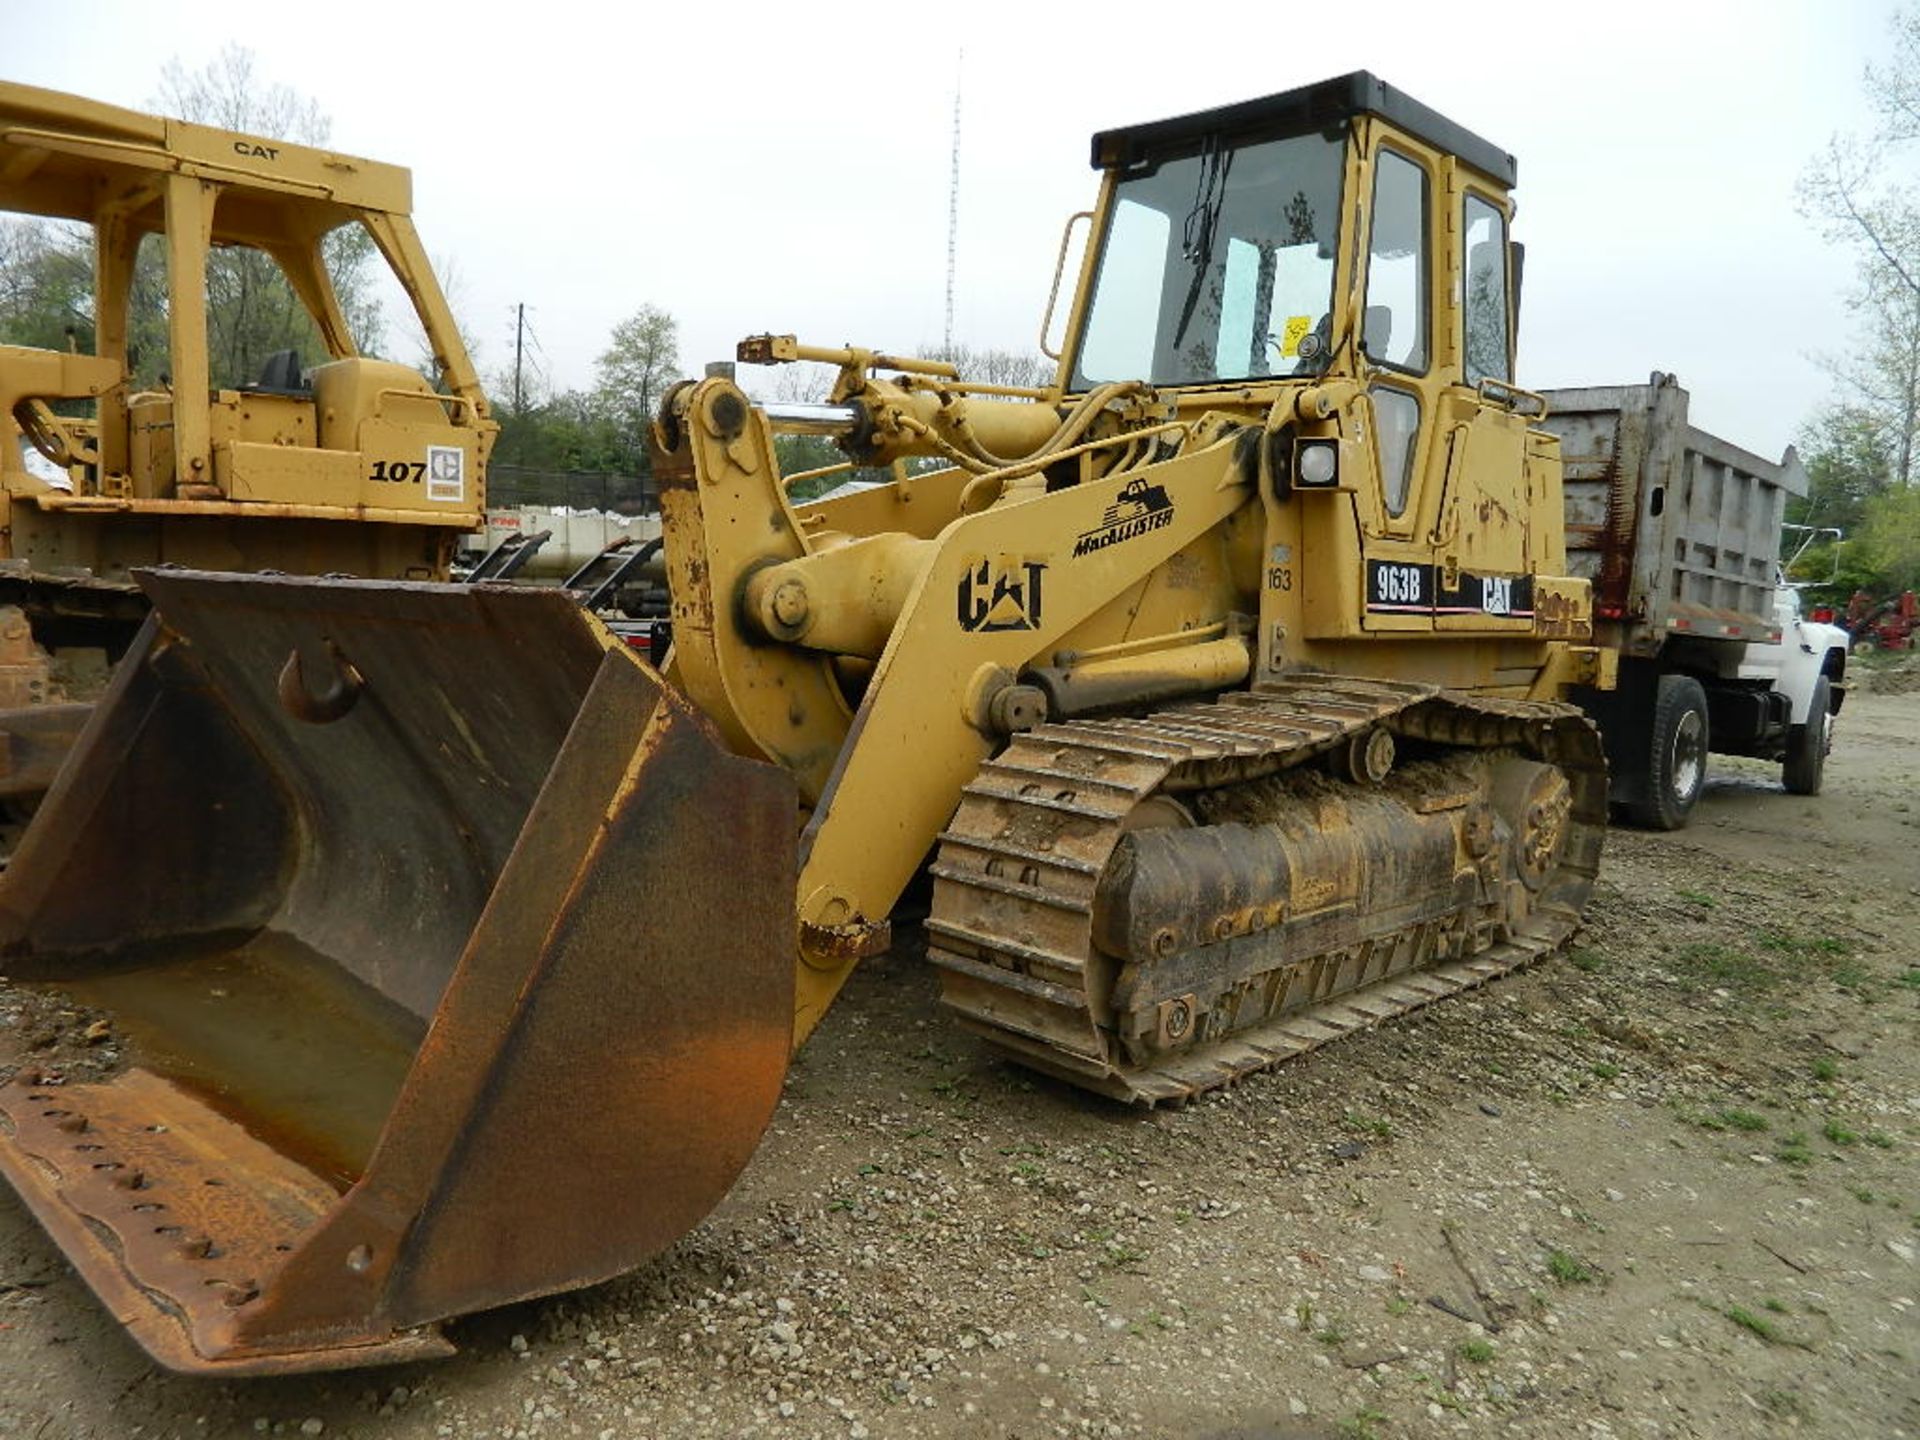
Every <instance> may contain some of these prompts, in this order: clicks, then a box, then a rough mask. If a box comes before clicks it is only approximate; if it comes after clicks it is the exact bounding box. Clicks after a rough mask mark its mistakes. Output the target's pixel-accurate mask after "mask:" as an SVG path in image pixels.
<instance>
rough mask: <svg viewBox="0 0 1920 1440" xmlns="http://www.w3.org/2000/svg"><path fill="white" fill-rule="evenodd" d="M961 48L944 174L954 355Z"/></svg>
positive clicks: (949, 324)
mask: <svg viewBox="0 0 1920 1440" xmlns="http://www.w3.org/2000/svg"><path fill="white" fill-rule="evenodd" d="M966 59H967V52H966V51H965V50H962V51H960V52H959V54H958V55H957V56H956V57H955V59H954V62H953V163H952V165H951V167H950V169H949V171H948V178H947V338H946V353H947V357H948V358H949V359H951V358H952V356H953V271H954V264H955V259H956V257H957V255H958V253H959V248H960V67H961V66H962V65H964V64H965V63H966Z"/></svg>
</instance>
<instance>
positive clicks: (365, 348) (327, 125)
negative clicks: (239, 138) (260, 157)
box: [142, 44, 383, 386]
mask: <svg viewBox="0 0 1920 1440" xmlns="http://www.w3.org/2000/svg"><path fill="white" fill-rule="evenodd" d="M154 105H155V107H156V108H158V109H161V110H164V111H167V112H169V113H171V114H175V115H178V116H179V117H180V118H181V119H183V120H192V121H195V122H197V123H199V124H202V125H216V126H219V127H220V128H221V129H223V130H243V131H246V132H247V133H249V134H253V135H268V136H273V137H276V138H279V139H283V140H291V141H293V142H294V143H296V144H300V145H325V144H326V143H327V140H328V137H329V136H330V135H331V134H332V133H333V122H332V121H331V120H330V119H329V118H328V117H327V115H326V113H325V112H324V111H322V110H321V109H320V106H319V104H318V102H316V101H314V100H313V99H311V98H309V97H307V96H304V95H302V94H300V93H299V92H298V91H296V90H294V89H292V88H291V87H290V86H287V85H281V84H269V83H267V82H266V81H264V80H263V79H261V78H260V76H259V75H258V74H256V72H255V69H254V55H253V52H252V51H251V50H248V49H246V48H245V47H244V46H241V45H237V44H229V45H228V46H227V47H226V48H225V49H224V50H222V51H221V52H220V53H219V55H217V56H215V57H214V59H213V60H212V61H211V62H210V63H208V64H207V65H206V66H205V67H204V68H202V69H199V70H188V69H186V68H185V67H184V66H183V65H182V64H181V63H180V61H179V60H178V59H174V60H169V61H168V62H167V63H166V65H165V66H164V67H162V69H161V71H160V91H159V94H158V96H157V97H156V99H155V101H154ZM376 253H377V251H376V247H375V246H374V243H373V237H372V236H371V235H369V234H367V232H366V231H365V230H364V229H362V228H361V227H360V226H358V225H342V226H340V227H339V228H338V229H336V230H334V231H332V232H331V233H330V234H329V235H327V237H326V238H325V239H324V240H323V241H322V242H321V254H322V257H323V258H324V261H325V263H326V267H327V274H328V275H329V276H330V277H331V278H332V280H333V288H334V294H335V296H336V297H337V298H338V299H339V301H340V308H341V310H342V311H344V312H345V314H346V320H347V329H348V331H349V333H351V335H352V336H353V342H354V345H355V348H357V349H359V350H361V351H362V352H364V353H373V352H374V351H376V350H378V349H379V347H380V343H381V339H382V329H383V326H382V317H381V310H380V302H379V299H378V298H377V297H376V296H375V295H374V294H373V292H372V283H371V282H372V275H371V273H370V272H371V270H372V261H373V259H374V256H375V254H376ZM142 258H143V259H145V258H146V257H145V255H144V254H143V256H142ZM155 258H156V259H157V258H158V257H157V256H156V257H155ZM207 350H208V354H209V358H210V359H211V361H212V365H213V383H214V384H215V385H216V386H221V385H238V384H243V383H245V382H247V381H249V380H253V379H256V378H258V375H259V370H260V366H261V363H262V362H263V361H265V359H266V358H267V356H269V355H272V354H274V353H275V352H276V351H280V350H297V351H299V352H300V356H301V359H302V360H304V361H307V362H309V363H311V362H315V361H318V360H319V359H321V358H322V357H321V353H320V341H319V334H318V332H317V331H316V330H315V328H314V325H313V322H312V321H311V320H310V319H308V317H307V313H306V310H305V308H304V307H303V306H302V305H301V304H300V301H299V299H298V298H297V297H296V296H295V295H294V293H293V287H292V286H291V285H289V284H288V283H287V279H286V276H285V275H284V274H282V273H281V270H280V267H279V265H278V264H276V263H275V262H274V260H273V259H272V257H271V256H268V255H265V254H263V253H262V252H260V251H258V250H252V249H245V248H242V247H238V246H223V247H221V248H220V249H217V250H215V251H214V252H213V253H212V254H210V255H209V256H208V257H207Z"/></svg>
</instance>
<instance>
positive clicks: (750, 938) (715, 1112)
mask: <svg viewBox="0 0 1920 1440" xmlns="http://www.w3.org/2000/svg"><path fill="white" fill-rule="evenodd" d="M141 583H142V584H143V585H144V586H145V587H146V590H147V593H148V595H149V596H150V597H151V599H152V601H153V603H154V607H155V608H154V614H153V616H152V617H151V619H150V620H149V621H148V624H147V627H146V629H145V630H144V631H143V633H142V635H141V638H140V639H139V641H138V642H137V643H136V645H135V646H134V649H133V650H132V651H131V652H130V653H129V654H128V656H127V658H126V659H125V661H124V662H123V663H122V664H121V666H120V668H119V670H118V672H117V673H116V676H115V678H114V681H113V684H112V687H111V689H110V690H109V692H108V695H107V697H106V698H105V699H104V700H103V701H102V702H101V704H100V705H99V706H98V708H97V710H96V712H95V713H94V715H93V717H92V718H91V720H90V721H89V722H88V724H87V726H86V728H85V729H84V730H83V731H82V733H81V734H80V736H79V739H78V740H77V741H76V743H75V747H74V751H73V754H72V756H71V757H70V760H69V763H68V764H67V766H66V767H65V769H64V770H63V771H62V772H61V774H60V777H59V779H58V780H57V781H56V782H55V783H54V785H53V788H52V789H51V790H50V791H49V792H48V794H47V797H46V800H45V801H44V802H43V804H42V806H41V808H40V811H39V813H38V815H37V816H36V817H35V819H34V821H33V823H32V824H31V825H30V826H29V828H28V830H27V833H26V835H25V836H24V837H23V839H22V841H21V844H20V847H19V849H18V850H17V852H16V854H15V856H14V858H13V860H12V862H11V864H10V865H9V866H8V868H7V870H6V872H5V874H4V875H3V876H0V956H4V969H5V971H6V973H7V974H8V975H9V976H10V977H11V978H12V979H13V980H14V981H15V982H17V983H21V984H26V985H34V986H39V985H46V986H51V987H55V988H57V989H58V990H60V991H61V992H63V993H64V994H65V995H67V996H70V997H72V998H73V999H74V1000H76V1001H77V1002H78V1003H79V1004H80V1005H81V1006H82V1007H84V1010H85V1012H87V1013H89V1014H91V1013H92V1012H94V1011H98V1012H103V1014H104V1016H105V1018H106V1021H107V1025H108V1026H109V1027H110V1031H111V1033H112V1034H113V1035H114V1036H115V1037H116V1038H117V1040H118V1041H119V1048H120V1050H121V1052H122V1054H123V1056H124V1057H125V1063H124V1064H123V1068H121V1069H120V1070H119V1071H118V1072H117V1073H113V1074H110V1075H108V1076H107V1077H106V1078H104V1079H101V1080H98V1081H94V1080H91V1079H87V1080H83V1079H82V1078H81V1077H80V1076H77V1075H75V1076H63V1075H62V1074H59V1073H49V1071H48V1070H47V1069H45V1068H43V1069H42V1070H41V1071H40V1072H37V1073H35V1072H23V1073H21V1074H19V1075H17V1076H16V1077H15V1078H14V1079H13V1080H12V1081H11V1082H10V1083H8V1084H7V1085H5V1086H4V1087H0V1172H4V1173H5V1175H6V1177H7V1178H8V1179H9V1180H10V1181H11V1182H12V1184H13V1186H14V1187H15V1189H16V1190H18V1191H19V1193H20V1195H21V1197H22V1198H23V1199H24V1200H25V1202H26V1203H27V1205H29V1206H30V1207H31V1208H32V1210H33V1211H34V1213H35V1215H36V1216H37V1217H38V1219H39V1220H40V1222H41V1223H42V1224H43V1225H44V1226H45V1227H46V1229H47V1230H48V1231H49V1232H50V1233H51V1234H52V1235H53V1237H54V1239H55V1240H57V1241H58V1242H59V1244H60V1246H61V1248H62V1249H63V1250H65V1251H66V1253H67V1255H68V1257H69V1258H70V1259H71V1260H72V1261H73V1262H74V1264H75V1265H76V1266H77V1267H78V1268H79V1269H80V1271H81V1273H82V1274H83V1275H84V1276H85V1277H86V1279H87V1280H88V1282H89V1283H90V1284H91V1285H92V1287H93V1288H94V1290H95V1291H96V1292H97V1293H98V1295H99V1296H100V1298H101V1300H103V1301H104V1302H105V1303H106V1304H107V1306H108V1307H109V1308H110V1309H111V1310H112V1311H113V1313H114V1314H115V1315H116V1317H117V1318H119V1319H120V1320H121V1322H122V1323H123V1324H125V1325H126V1327H127V1328H128V1329H129V1330H130V1331H131V1332H132V1333H133V1335H134V1336H135V1337H136V1338H137V1339H138V1340H139V1342H140V1343H141V1344H142V1345H143V1346H144V1347H145V1348H146V1349H147V1351H148V1352H149V1353H150V1354H151V1355H152V1356H153V1357H154V1358H155V1359H156V1360H158V1361H159V1362H160V1363H161V1364H163V1365H166V1366H168V1367H169V1368H172V1369H175V1370H182V1371H189V1372H200V1373H220V1374H261V1373H272V1372H284V1371H295V1370H314V1369H325V1368H332V1367H341V1366H353V1365H366V1364H373V1363H378V1362H384V1361H397V1360H406V1359H413V1358H418V1357H421V1356H428V1355H434V1354H444V1353H449V1352H450V1350H451V1348H452V1347H451V1346H450V1345H449V1344H448V1342H447V1341H446V1340H445V1339H444V1338H443V1337H442V1336H441V1335H440V1334H439V1332H438V1329H437V1327H436V1325H435V1322H436V1321H439V1320H442V1319H445V1318H447V1317H450V1316H453V1315H458V1314H461V1313H463V1312H466V1311H470V1310H475V1309H480V1308H483V1307H486V1306H491V1305H497V1304H501V1303H503V1302H506V1301H511V1300H517V1299H523V1298H527V1297H530V1296H535V1295H541V1294H546V1293H549V1292H552V1291H557V1290H564V1289H568V1288H571V1287H575V1286H580V1285H586V1284H590V1283H592V1282H595V1281H598V1280H602V1279H605V1278H607V1277H609V1276H612V1275H615V1274H617V1273H619V1272H620V1271H623V1270H626V1269H629V1268H630V1267H632V1266H633V1265H635V1264H637V1263H638V1262H640V1261H642V1260H644V1259H646V1258H647V1257H649V1256H651V1255H654V1254H656V1253H658V1252H659V1251H661V1250H663V1249H665V1248H666V1247H667V1246H668V1245H670V1244H671V1243H672V1242H673V1241H674V1240H675V1239H676V1238H677V1237H678V1236H680V1235H681V1234H683V1233H684V1232H685V1231H687V1230H688V1229H689V1228H691V1227H692V1226H693V1225H694V1224H695V1223H696V1222H697V1221H698V1220H699V1219H700V1218H701V1217H702V1216H703V1215H705V1214H706V1213H707V1212H708V1210H709V1209H711V1207H712V1206H713V1205H714V1204H715V1202H716V1201H718V1199H719V1198H720V1197H721V1196H722V1195H724V1194H725V1193H726V1191H727V1190H728V1189H729V1188H730V1187H731V1186H732V1184H733V1182H734V1179H735V1177H736V1176H737V1175H738V1173H739V1171H740V1169H741V1167H742V1166H744V1165H745V1163H746V1161H747V1158H748V1157H749V1156H750V1155H751V1154H752V1152H753V1150H754V1147H755V1145H756V1144H757V1143H758V1139H759V1136H760V1133H761V1131H762V1129H763V1128H764V1126H765V1124H766V1121H767V1118H768V1116H769V1115H770V1113H771V1111H772V1107H773V1105H774V1103H775V1100H776V1098H777V1096H778V1092H779V1088H780V1083H781V1078H782V1076H783V1074H784V1073H785V1069H786V1064H787V1059H788V1052H789V1049H790V1035H791V1024H792V1011H793V980H792V955H793V950H792V945H793V883H794V863H795V859H794V856H795V824H796V804H797V802H796V795H795V789H794V786H793V783H792V781H791V780H790V778H789V777H788V776H787V775H786V773H785V772H784V771H782V770H780V769H778V768H776V767H772V766H768V765H765V764H762V763H758V762H754V761H748V760H743V759H740V758H738V757H736V756H734V755H731V754H729V753H727V752H726V751H725V749H724V748H723V747H722V746H721V744H720V743H719V740H718V738H717V737H716V734H715V732H714V731H713V729H712V728H711V727H710V726H709V725H708V723H707V722H706V721H705V719H704V718H703V717H702V716H701V715H699V714H698V713H697V712H696V711H695V710H694V709H693V708H692V707H691V705H690V704H689V703H688V702H687V701H686V700H685V698H684V697H682V696H681V695H679V694H678V693H677V692H675V691H674V690H672V689H671V688H670V687H669V686H667V685H666V684H665V682H663V681H662V680H661V678H660V676H659V675H658V674H656V673H655V672H654V671H653V670H651V669H650V668H649V667H648V666H647V665H645V664H644V663H643V662H641V661H640V660H639V659H638V658H636V656H635V655H634V654H633V652H632V651H630V650H628V649H626V648H625V647H623V646H619V645H616V644H613V643H612V642H611V640H610V638H609V637H608V636H607V634H606V632H605V631H604V630H602V629H601V628H600V627H599V626H598V624H597V623H596V622H594V621H593V620H592V619H591V618H589V617H588V616H586V615H585V614H584V613H582V612H581V610H580V609H579V607H578V606H577V605H576V604H575V603H574V602H573V601H572V600H571V599H569V598H568V597H567V596H565V595H564V594H561V593H559V592H557V591H553V590H545V591H541V590H521V589H511V588H507V587H486V586H482V587H477V588H466V587H458V586H434V585H400V584H384V583H368V582H361V581H344V580H304V579H283V578H263V577H243V576H229V575H211V574H197V573H192V572H186V571H156V572H149V573H147V574H144V575H143V576H142V577H141ZM55 1068H57V1067H55Z"/></svg>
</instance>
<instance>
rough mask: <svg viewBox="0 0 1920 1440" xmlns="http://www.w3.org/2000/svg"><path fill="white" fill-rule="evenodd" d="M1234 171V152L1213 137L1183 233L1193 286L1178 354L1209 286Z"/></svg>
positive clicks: (1179, 329)
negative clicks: (1216, 235)
mask: <svg viewBox="0 0 1920 1440" xmlns="http://www.w3.org/2000/svg"><path fill="white" fill-rule="evenodd" d="M1232 168H1233V151H1231V150H1222V149H1221V148H1220V141H1219V139H1218V137H1216V136H1212V135H1209V136H1208V137H1207V139H1206V141H1205V143H1204V145H1203V146H1202V148H1201V151H1200V177H1199V179H1198V181H1196V182H1195V185H1194V190H1193V205H1192V206H1191V207H1190V208H1189V209H1188V211H1187V218H1186V222H1185V224H1184V225H1182V227H1181V230H1180V254H1181V256H1182V258H1184V259H1185V260H1187V261H1188V262H1189V263H1190V264H1191V265H1192V266H1193V283H1192V284H1190V285H1188V286H1187V298H1186V300H1185V302H1184V303H1182V305H1181V306H1180V323H1179V325H1178V326H1176V327H1175V329H1174V332H1173V345H1174V348H1175V349H1176V350H1177V349H1179V348H1180V342H1181V341H1182V340H1184V339H1185V338H1186V335H1187V326H1188V325H1190V324H1192V323H1193V311H1194V307H1195V306H1197V305H1198V304H1199V303H1200V288H1201V286H1203V285H1204V284H1205V283H1206V279H1207V271H1208V269H1209V268H1210V267H1211V266H1212V264H1213V241H1214V232H1215V230H1216V229H1217V228H1218V226H1219V224H1220V210H1221V207H1222V206H1224V205H1225V204H1226V202H1227V172H1228V171H1229V170H1230V169H1232Z"/></svg>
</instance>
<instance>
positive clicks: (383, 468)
mask: <svg viewBox="0 0 1920 1440" xmlns="http://www.w3.org/2000/svg"><path fill="white" fill-rule="evenodd" d="M367 478H368V479H370V480H390V481H392V482H393V483H394V484H396V485H402V484H406V483H408V482H409V481H410V482H412V483H413V484H415V485H418V484H419V483H420V482H421V481H422V480H424V479H426V478H427V465H426V462H425V461H424V460H376V461H374V462H373V473H372V474H371V475H369V476H368V477H367Z"/></svg>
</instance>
